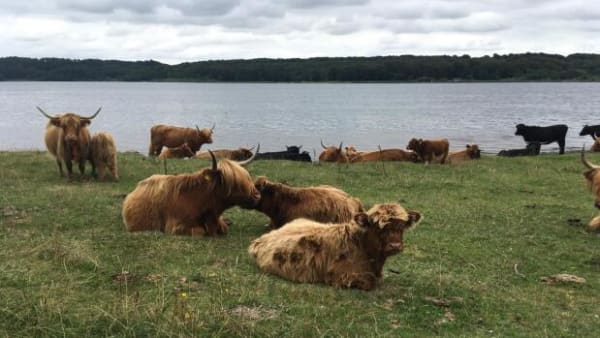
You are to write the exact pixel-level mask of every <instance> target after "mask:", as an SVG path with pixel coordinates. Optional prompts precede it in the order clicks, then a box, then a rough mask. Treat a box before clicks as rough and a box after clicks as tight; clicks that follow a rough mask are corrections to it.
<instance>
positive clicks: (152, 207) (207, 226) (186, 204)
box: [122, 155, 260, 236]
mask: <svg viewBox="0 0 600 338" xmlns="http://www.w3.org/2000/svg"><path fill="white" fill-rule="evenodd" d="M253 159H254V156H253V157H251V158H249V159H248V160H246V161H244V162H239V163H238V162H233V161H230V160H221V161H219V164H218V165H217V159H216V158H215V157H214V155H213V156H212V168H205V169H202V170H199V171H197V172H195V173H191V174H180V175H152V176H150V177H149V178H147V179H145V180H143V181H140V182H139V183H138V185H137V187H136V188H135V189H134V190H133V191H132V192H131V193H129V195H127V197H126V198H125V201H124V202H123V212H122V214H123V222H124V223H125V226H126V227H127V230H129V231H144V230H150V231H162V232H164V233H167V234H176V235H192V236H202V235H207V236H214V235H216V234H226V233H227V231H228V226H227V224H226V223H225V222H224V221H223V219H222V218H221V215H222V214H223V212H224V211H225V210H226V209H228V208H230V207H232V206H234V205H239V206H241V207H243V208H248V209H250V208H254V207H255V206H256V204H257V203H258V201H259V200H260V193H259V192H258V190H256V188H255V187H254V182H253V181H252V178H251V177H250V174H248V171H246V169H244V168H243V167H242V165H246V164H248V163H250V162H251V161H252V160H253Z"/></svg>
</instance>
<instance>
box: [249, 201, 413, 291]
mask: <svg viewBox="0 0 600 338" xmlns="http://www.w3.org/2000/svg"><path fill="white" fill-rule="evenodd" d="M420 219H421V214H419V213H418V212H416V211H407V210H405V209H404V208H403V207H402V206H401V205H399V204H396V203H391V204H377V205H375V206H373V207H372V208H371V209H369V211H367V212H366V213H364V212H361V213H358V214H356V215H354V219H353V220H352V221H350V222H343V223H337V224H324V223H318V222H315V221H311V220H307V219H303V218H301V219H297V220H295V221H292V222H291V223H288V224H286V225H284V226H283V227H281V228H280V229H277V230H274V231H271V232H269V233H267V234H264V235H262V236H261V237H259V238H258V239H256V240H254V241H253V242H252V243H251V244H250V247H249V248H248V252H249V253H250V255H251V256H252V258H254V260H255V261H256V264H257V265H258V267H259V268H260V269H262V270H263V271H266V272H268V273H272V274H275V275H277V276H280V277H282V278H285V279H289V280H292V281H296V282H302V283H325V284H328V285H332V286H334V287H338V288H359V289H363V290H371V289H373V288H374V287H375V286H376V284H377V281H378V280H379V279H380V278H381V273H382V270H383V265H384V263H385V261H386V259H387V258H388V257H389V256H391V255H394V254H397V253H400V252H401V251H402V249H403V246H404V244H403V232H404V230H406V229H409V228H411V227H413V226H414V225H415V224H417V223H418V222H419V221H420Z"/></svg>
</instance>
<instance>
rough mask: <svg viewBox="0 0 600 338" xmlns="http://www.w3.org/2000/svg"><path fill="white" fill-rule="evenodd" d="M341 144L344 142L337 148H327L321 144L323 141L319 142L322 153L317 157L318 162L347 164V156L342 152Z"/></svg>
mask: <svg viewBox="0 0 600 338" xmlns="http://www.w3.org/2000/svg"><path fill="white" fill-rule="evenodd" d="M343 143H344V142H340V146H339V147H335V146H329V147H327V146H325V145H324V144H323V140H321V147H323V151H322V152H321V154H320V155H319V161H324V162H338V163H348V156H347V155H346V153H345V152H344V151H343V150H342V144H343Z"/></svg>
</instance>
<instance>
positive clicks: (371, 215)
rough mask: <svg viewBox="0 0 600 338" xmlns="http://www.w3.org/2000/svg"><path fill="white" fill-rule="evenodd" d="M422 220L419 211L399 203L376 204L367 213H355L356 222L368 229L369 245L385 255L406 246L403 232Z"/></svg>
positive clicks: (394, 252) (399, 250) (397, 251)
mask: <svg viewBox="0 0 600 338" xmlns="http://www.w3.org/2000/svg"><path fill="white" fill-rule="evenodd" d="M420 220H421V214H420V213H419V212H417V211H411V210H406V209H404V207H402V206H401V205H400V204H398V203H385V204H376V205H374V206H373V207H372V208H371V209H369V211H367V212H366V213H364V212H360V213H358V214H356V215H354V221H355V222H356V224H358V225H360V226H362V227H363V228H365V229H366V230H367V234H368V236H367V240H368V241H369V243H367V246H370V247H371V250H377V251H379V252H381V253H383V255H384V256H385V257H387V256H390V255H393V254H396V253H399V252H401V251H402V249H403V248H404V243H403V241H402V239H403V238H402V234H403V233H404V230H407V229H409V228H411V227H413V226H415V225H416V224H417V223H419V221H420Z"/></svg>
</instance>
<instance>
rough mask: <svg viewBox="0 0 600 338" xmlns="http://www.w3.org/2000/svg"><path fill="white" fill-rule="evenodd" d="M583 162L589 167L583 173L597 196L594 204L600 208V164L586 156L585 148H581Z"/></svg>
mask: <svg viewBox="0 0 600 338" xmlns="http://www.w3.org/2000/svg"><path fill="white" fill-rule="evenodd" d="M581 162H582V163H583V165H584V166H585V167H586V168H587V169H588V170H586V171H585V172H584V173H583V177H585V179H586V182H587V184H588V187H589V189H590V190H591V191H592V193H593V194H594V196H595V198H596V199H595V201H594V206H595V207H596V208H599V209H600V166H598V165H595V164H593V163H591V162H590V161H589V160H587V159H586V158H585V150H584V149H583V148H582V149H581Z"/></svg>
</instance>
